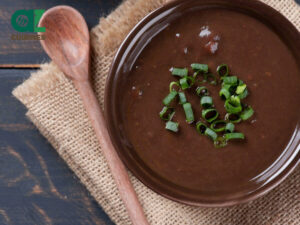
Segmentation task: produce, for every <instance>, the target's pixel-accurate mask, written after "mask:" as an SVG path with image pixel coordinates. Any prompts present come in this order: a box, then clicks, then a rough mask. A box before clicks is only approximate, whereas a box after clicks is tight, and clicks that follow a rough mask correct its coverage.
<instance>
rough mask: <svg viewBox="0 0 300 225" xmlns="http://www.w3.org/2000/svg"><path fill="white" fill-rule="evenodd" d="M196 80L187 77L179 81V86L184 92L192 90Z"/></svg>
mask: <svg viewBox="0 0 300 225" xmlns="http://www.w3.org/2000/svg"><path fill="white" fill-rule="evenodd" d="M194 82H195V80H194V78H193V77H189V76H185V77H184V78H181V79H180V80H179V84H180V87H181V89H182V90H185V89H188V88H190V87H191V86H192V85H193V84H194Z"/></svg>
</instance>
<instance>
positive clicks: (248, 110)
mask: <svg viewBox="0 0 300 225" xmlns="http://www.w3.org/2000/svg"><path fill="white" fill-rule="evenodd" d="M253 113H254V110H253V109H252V108H251V106H249V107H247V108H246V109H244V111H243V112H242V113H241V115H240V117H241V119H242V120H247V119H249V118H250V117H251V116H252V115H253Z"/></svg>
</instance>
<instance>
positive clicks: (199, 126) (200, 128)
mask: <svg viewBox="0 0 300 225" xmlns="http://www.w3.org/2000/svg"><path fill="white" fill-rule="evenodd" d="M206 128H207V126H206V125H205V124H204V123H202V122H201V121H199V122H197V123H196V129H197V131H198V133H199V134H204V133H205V130H206Z"/></svg>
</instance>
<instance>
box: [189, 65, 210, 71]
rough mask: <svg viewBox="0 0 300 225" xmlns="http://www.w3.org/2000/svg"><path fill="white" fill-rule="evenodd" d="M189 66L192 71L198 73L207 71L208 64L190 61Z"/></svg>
mask: <svg viewBox="0 0 300 225" xmlns="http://www.w3.org/2000/svg"><path fill="white" fill-rule="evenodd" d="M191 67H192V69H193V70H194V71H197V72H200V73H208V65H207V64H200V63H192V64H191Z"/></svg>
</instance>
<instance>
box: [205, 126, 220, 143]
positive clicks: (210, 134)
mask: <svg viewBox="0 0 300 225" xmlns="http://www.w3.org/2000/svg"><path fill="white" fill-rule="evenodd" d="M204 134H205V135H206V136H208V137H210V138H211V139H212V140H213V141H215V140H216V139H217V137H218V135H217V133H216V132H214V131H213V130H212V129H210V128H206V130H205V132H204Z"/></svg>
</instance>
